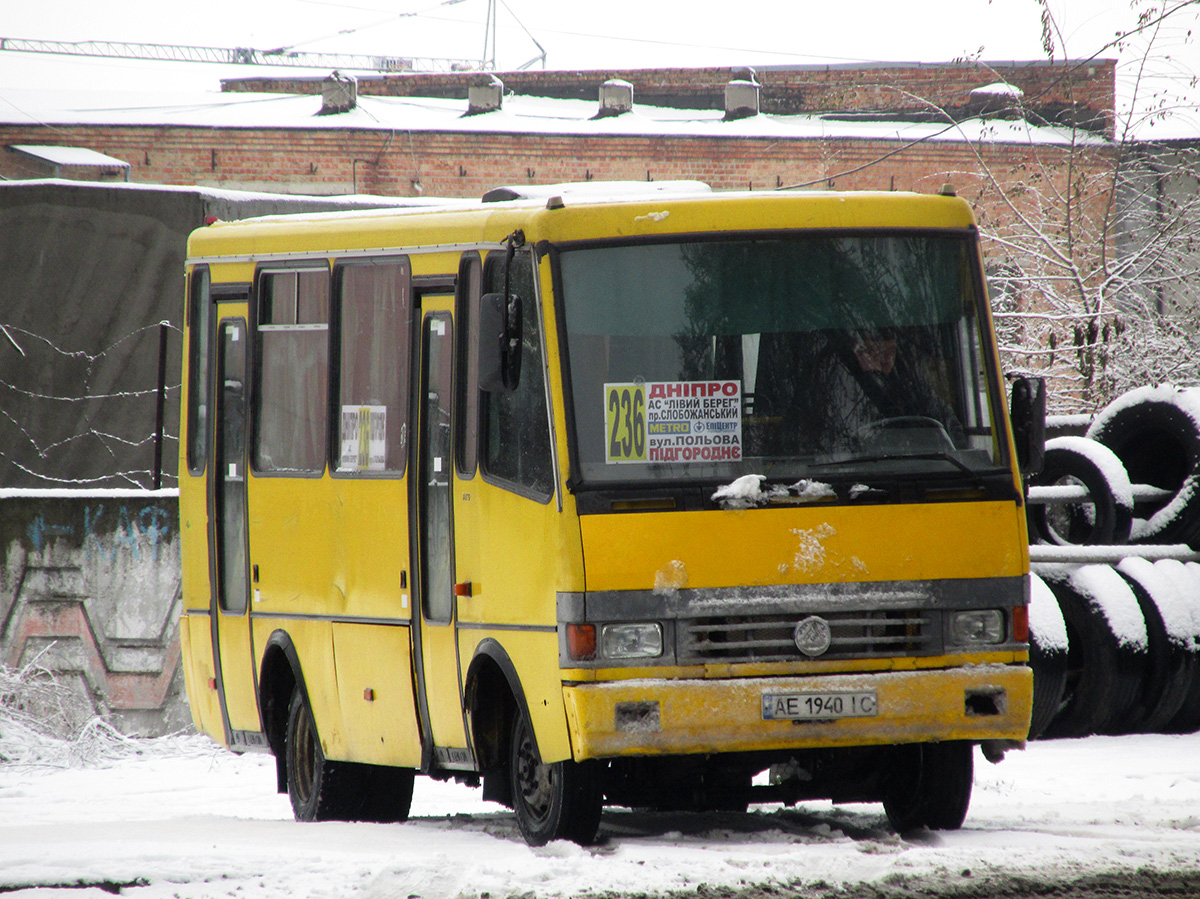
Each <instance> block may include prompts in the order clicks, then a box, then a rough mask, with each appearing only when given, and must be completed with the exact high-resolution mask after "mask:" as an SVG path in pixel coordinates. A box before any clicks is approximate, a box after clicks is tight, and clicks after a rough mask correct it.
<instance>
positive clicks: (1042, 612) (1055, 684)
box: [1029, 574, 1069, 740]
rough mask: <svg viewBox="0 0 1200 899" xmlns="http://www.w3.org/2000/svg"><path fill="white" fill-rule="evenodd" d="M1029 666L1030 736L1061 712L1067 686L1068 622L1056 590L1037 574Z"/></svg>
mask: <svg viewBox="0 0 1200 899" xmlns="http://www.w3.org/2000/svg"><path fill="white" fill-rule="evenodd" d="M1029 580H1030V597H1029V667H1030V668H1031V669H1033V715H1032V717H1031V718H1030V721H1029V739H1031V740H1036V739H1038V737H1040V736H1042V734H1044V733H1045V732H1046V728H1047V727H1049V726H1050V722H1051V721H1053V720H1054V718H1055V716H1056V715H1058V711H1059V708H1060V707H1061V706H1062V701H1063V693H1064V692H1065V690H1066V686H1067V649H1068V646H1069V644H1068V639H1067V624H1066V622H1065V621H1064V620H1063V615H1062V610H1061V609H1060V608H1059V607H1058V599H1056V598H1055V596H1054V592H1053V591H1052V590H1051V589H1050V588H1049V587H1048V586H1046V582H1045V581H1043V580H1042V579H1041V578H1040V577H1038V576H1037V575H1036V574H1031V575H1030V576H1029Z"/></svg>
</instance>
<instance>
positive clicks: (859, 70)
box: [224, 59, 1116, 136]
mask: <svg viewBox="0 0 1200 899" xmlns="http://www.w3.org/2000/svg"><path fill="white" fill-rule="evenodd" d="M745 75H746V69H744V68H736V67H730V68H724V67H722V68H702V69H690V68H689V69H595V70H588V71H543V72H537V71H532V72H530V71H522V72H499V73H497V77H499V78H500V80H501V81H502V82H504V89H505V90H506V91H510V92H513V93H516V94H526V95H531V96H542V97H558V98H568V99H581V100H595V99H596V98H597V95H598V91H599V87H600V85H601V84H602V83H603V82H604V81H606V80H608V79H610V78H620V79H623V80H625V81H628V82H629V83H630V84H632V85H633V88H634V94H633V96H634V102H635V103H643V104H647V105H659V106H674V107H682V108H690V109H720V108H722V104H723V102H724V90H725V85H726V83H727V82H729V81H730V80H732V79H734V78H740V77H745ZM478 77H479V75H478V74H474V73H456V74H448V75H447V74H398V75H379V76H370V77H361V78H359V82H358V90H359V93H360V94H366V95H372V94H373V95H379V96H397V97H448V98H454V99H463V100H465V99H466V96H467V87H468V86H469V85H470V84H471V83H472V81H473V80H474V79H476V78H478ZM755 78H756V79H757V80H758V82H759V83H760V84H761V85H762V92H761V104H762V111H763V112H766V113H779V114H794V113H830V112H856V113H882V112H886V113H891V114H907V115H914V114H928V113H930V112H931V111H932V108H933V107H938V108H942V109H947V110H950V111H952V112H956V113H962V114H967V115H969V114H971V112H972V111H973V109H972V98H971V91H972V90H974V89H975V88H978V87H983V86H985V85H988V84H992V83H994V82H997V81H1004V82H1007V83H1009V84H1012V85H1015V86H1016V87H1019V88H1020V89H1021V90H1022V91H1023V93H1024V100H1025V103H1026V105H1027V107H1028V108H1029V109H1030V111H1031V112H1032V113H1033V114H1034V115H1036V116H1038V117H1040V118H1044V119H1045V120H1047V121H1051V122H1062V123H1070V122H1072V121H1075V122H1079V123H1081V124H1083V125H1084V126H1085V127H1091V128H1093V129H1094V130H1097V131H1101V132H1103V133H1105V134H1106V135H1108V136H1111V134H1112V127H1113V119H1112V115H1113V106H1114V96H1115V90H1116V81H1115V78H1116V63H1115V60H1111V59H1094V60H1084V61H1078V60H1067V61H1065V62H1045V61H1035V62H1008V63H996V62H973V61H966V62H958V63H953V62H951V63H938V64H928V65H894V64H893V65H873V66H770V67H766V68H761V69H757V70H755ZM224 89H225V90H229V91H265V92H268V93H293V94H294V93H320V91H321V81H320V80H319V79H305V78H288V77H283V78H238V79H231V80H228V81H225V82H224Z"/></svg>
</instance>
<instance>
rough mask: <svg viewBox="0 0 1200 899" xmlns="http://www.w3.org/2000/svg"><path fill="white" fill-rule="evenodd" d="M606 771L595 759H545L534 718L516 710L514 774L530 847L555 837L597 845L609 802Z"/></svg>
mask: <svg viewBox="0 0 1200 899" xmlns="http://www.w3.org/2000/svg"><path fill="white" fill-rule="evenodd" d="M602 774H603V769H602V768H601V767H600V765H599V764H598V763H597V762H593V761H587V762H575V761H572V760H571V759H566V760H564V761H561V762H552V763H550V764H546V763H544V762H543V761H542V758H541V755H540V754H539V753H538V748H537V742H536V740H535V739H534V736H533V726H532V725H531V724H530V722H529V718H528V716H527V715H525V714H524V713H523V712H521V711H518V712H517V713H516V715H515V716H514V718H513V727H512V745H511V748H510V751H509V776H510V778H511V782H512V800H513V811H514V812H516V815H517V826H518V827H520V829H521V835H522V836H523V837H524V838H525V842H526V843H528V844H529V845H530V846H544V845H545V844H546V843H548V842H550V841H551V840H571V841H573V842H575V843H578V844H579V845H581V846H586V845H588V844H589V843H592V842H593V841H594V840H595V839H596V831H597V830H599V828H600V813H601V810H602V808H603V806H604V792H603V785H602V783H601V777H602Z"/></svg>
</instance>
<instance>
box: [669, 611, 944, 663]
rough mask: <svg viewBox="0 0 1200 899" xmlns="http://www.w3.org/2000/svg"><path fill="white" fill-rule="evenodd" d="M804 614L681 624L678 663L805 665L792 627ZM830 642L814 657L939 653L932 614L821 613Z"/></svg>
mask: <svg viewBox="0 0 1200 899" xmlns="http://www.w3.org/2000/svg"><path fill="white" fill-rule="evenodd" d="M806 617H808V616H807V615H799V616H797V615H795V614H790V615H728V616H720V617H712V618H690V619H684V620H681V621H680V622H679V629H678V637H679V646H678V657H679V662H680V664H683V665H687V664H697V663H705V662H768V661H794V660H797V659H799V660H806V659H808V658H809V656H806V655H805V654H804V653H802V652H801V651H800V650H799V648H797V646H796V641H795V638H794V631H795V627H796V624H797V623H798V622H799V621H801V620H802V619H804V618H806ZM819 617H821V618H823V619H825V621H826V622H828V624H829V629H830V632H831V634H832V642H831V643H830V646H829V649H828V650H826V651H825V652H824V653H822V654H821V655H820V656H818V657H817V658H819V659H822V660H824V659H848V658H854V659H859V658H879V657H886V656H912V655H935V654H937V653H938V652H940V651H941V642H942V641H941V627H940V623H941V619H940V616H939V615H938V613H937V612H936V611H933V610H930V609H923V610H911V609H903V610H872V611H860V612H855V611H845V612H823V613H820V614H819Z"/></svg>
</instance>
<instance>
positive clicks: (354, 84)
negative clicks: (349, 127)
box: [317, 71, 358, 115]
mask: <svg viewBox="0 0 1200 899" xmlns="http://www.w3.org/2000/svg"><path fill="white" fill-rule="evenodd" d="M356 106H358V79H357V78H355V77H354V76H353V75H343V74H342V73H341V72H336V71H335V72H332V73H330V75H329V77H328V78H326V79H324V80H323V81H322V82H321V111H320V112H318V113H317V115H337V114H338V113H341V112H349V111H350V110H352V109H354V107H356Z"/></svg>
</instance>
